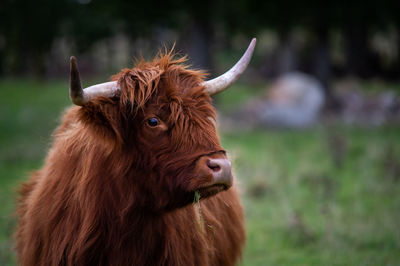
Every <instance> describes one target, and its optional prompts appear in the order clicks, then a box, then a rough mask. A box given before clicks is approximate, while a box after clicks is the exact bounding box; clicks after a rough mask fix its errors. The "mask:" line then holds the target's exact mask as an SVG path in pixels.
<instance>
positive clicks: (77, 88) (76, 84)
mask: <svg viewBox="0 0 400 266" xmlns="http://www.w3.org/2000/svg"><path fill="white" fill-rule="evenodd" d="M69 62H70V79H69V97H70V98H71V100H72V102H73V103H74V104H76V105H79V106H82V105H84V104H85V103H87V102H88V101H90V100H91V99H93V98H95V97H97V96H105V97H113V96H115V95H117V94H118V93H119V91H120V90H121V89H120V87H119V86H118V83H117V82H116V81H110V82H105V83H101V84H97V85H94V86H90V87H88V88H86V89H82V84H81V79H80V77H79V69H78V63H77V61H76V58H75V56H71V58H70V61H69Z"/></svg>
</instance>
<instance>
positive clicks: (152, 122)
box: [147, 117, 160, 127]
mask: <svg viewBox="0 0 400 266" xmlns="http://www.w3.org/2000/svg"><path fill="white" fill-rule="evenodd" d="M147 124H148V125H149V126H151V127H155V126H157V125H158V124H160V121H158V119H157V118H155V117H152V118H149V119H148V120H147Z"/></svg>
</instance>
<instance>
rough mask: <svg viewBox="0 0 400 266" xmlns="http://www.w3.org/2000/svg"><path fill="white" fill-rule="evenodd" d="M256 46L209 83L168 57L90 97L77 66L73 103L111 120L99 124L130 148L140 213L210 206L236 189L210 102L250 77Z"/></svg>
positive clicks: (92, 90) (124, 74)
mask: <svg viewBox="0 0 400 266" xmlns="http://www.w3.org/2000/svg"><path fill="white" fill-rule="evenodd" d="M254 46H255V39H253V41H252V42H251V44H250V46H249V48H248V49H247V51H246V53H245V54H244V55H243V57H242V58H241V59H240V60H239V62H238V63H237V64H236V65H235V66H234V67H233V68H232V69H231V70H229V71H228V72H226V73H225V74H224V75H222V76H220V77H218V78H216V79H213V80H210V81H203V80H202V74H201V73H200V72H196V71H192V70H188V69H187V68H186V67H184V66H182V65H181V63H183V62H184V59H178V60H174V59H173V58H172V57H171V55H170V54H169V53H167V54H165V55H162V56H161V57H159V58H157V59H155V60H153V62H150V63H146V62H142V63H139V64H138V65H137V66H136V67H135V68H133V69H124V70H122V71H121V72H120V73H119V74H117V75H116V76H115V77H114V78H113V79H114V81H112V82H108V83H104V84H100V85H95V86H92V87H89V88H86V89H85V90H83V89H82V87H81V85H80V78H79V73H78V70H77V64H76V59H75V58H73V57H72V58H71V81H70V96H71V99H72V101H73V102H74V103H75V104H77V105H82V106H83V107H84V108H83V109H85V106H90V107H91V108H93V107H94V109H98V110H99V112H100V113H102V112H105V114H103V115H100V116H101V117H104V118H105V119H104V120H108V122H107V123H105V124H108V127H109V129H110V130H112V131H114V132H113V134H110V135H112V136H116V137H117V138H119V143H122V145H123V148H122V150H123V155H122V157H121V160H125V161H126V158H130V161H129V166H128V167H127V168H128V169H124V173H127V174H125V175H122V176H120V178H126V180H127V181H130V184H132V185H133V186H134V187H135V192H134V193H131V194H135V195H134V197H136V198H138V199H140V200H141V201H138V202H141V206H143V207H146V208H148V209H149V211H152V210H154V211H159V210H171V209H174V208H177V207H180V206H184V205H186V204H188V203H190V202H192V201H193V199H194V194H195V192H199V193H200V197H201V198H205V197H210V196H213V195H215V194H216V193H218V192H221V191H224V190H227V189H229V188H230V187H231V186H232V173H231V163H230V161H229V160H228V159H227V157H226V152H225V151H224V150H223V148H222V147H221V145H220V142H219V138H218V135H217V132H216V127H215V121H216V116H215V110H214V108H213V107H212V104H211V98H210V96H211V95H214V94H216V93H218V92H220V91H222V90H224V89H226V88H227V87H229V86H230V85H231V84H232V83H233V82H234V81H235V80H236V79H237V78H238V77H239V76H240V75H241V73H243V71H244V70H245V68H246V66H247V64H248V63H249V61H250V58H251V55H252V52H253V50H254ZM99 96H103V98H98V97H99ZM104 97H105V98H104ZM96 99H100V100H96ZM101 99H102V100H101ZM107 99H109V100H107ZM102 102H104V103H106V104H108V103H112V104H111V105H109V106H111V107H109V108H105V107H103V106H102V105H101V104H102ZM92 113H93V112H90V114H89V115H88V116H87V117H86V119H89V120H90V117H91V115H92ZM100 120H102V119H100Z"/></svg>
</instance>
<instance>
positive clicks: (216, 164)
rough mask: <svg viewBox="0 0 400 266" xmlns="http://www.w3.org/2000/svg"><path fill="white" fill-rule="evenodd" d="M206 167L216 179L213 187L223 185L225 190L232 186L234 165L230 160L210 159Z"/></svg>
mask: <svg viewBox="0 0 400 266" xmlns="http://www.w3.org/2000/svg"><path fill="white" fill-rule="evenodd" d="M206 165H207V167H208V169H209V171H210V173H211V174H212V176H213V178H214V180H213V185H222V186H224V187H225V188H230V187H231V186H232V164H231V162H230V161H229V160H228V159H226V158H224V159H222V158H221V159H213V158H210V159H208V160H207V161H206Z"/></svg>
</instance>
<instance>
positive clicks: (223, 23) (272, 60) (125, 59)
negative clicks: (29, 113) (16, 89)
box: [0, 0, 400, 88]
mask: <svg viewBox="0 0 400 266" xmlns="http://www.w3.org/2000/svg"><path fill="white" fill-rule="evenodd" d="M399 7H400V4H399V2H398V1H379V2H376V1H372V0H367V1H347V2H346V1H343V2H341V1H297V2H293V1H287V0H279V1H277V0H271V1H255V0H236V1H221V0H213V1H211V0H205V1H201V2H194V1H193V2H192V1H183V0H166V1H123V0H121V1H112V2H109V1H106V0H94V1H91V0H58V1H52V0H37V1H27V0H3V1H1V3H0V76H3V77H4V76H17V77H21V76H23V77H26V76H34V77H36V78H39V79H42V78H48V77H64V76H65V73H67V72H66V71H65V70H66V69H67V67H68V64H67V62H68V58H69V55H70V54H75V55H79V56H80V57H81V58H82V60H83V71H84V72H85V71H86V72H89V73H88V74H93V75H98V74H103V73H110V71H111V70H114V69H117V70H118V68H121V67H125V66H126V64H127V63H129V62H131V61H132V58H133V57H134V56H138V55H139V53H140V52H141V53H143V54H145V55H146V54H151V55H154V51H156V50H157V48H159V47H160V46H161V45H167V47H171V46H172V44H173V43H174V42H175V41H176V46H177V51H179V52H182V53H187V54H189V55H190V59H191V62H192V64H193V65H194V66H195V67H199V68H205V69H207V70H209V71H210V72H211V73H214V72H217V71H216V68H217V66H216V65H215V62H216V56H218V55H221V54H223V52H224V51H235V50H238V53H239V51H240V52H241V51H242V50H243V49H244V47H246V45H247V43H248V41H249V40H250V38H251V37H258V39H259V42H258V47H257V52H256V60H255V62H254V64H255V69H257V73H256V74H257V76H258V77H259V78H261V79H268V78H271V77H276V76H278V75H280V74H282V73H285V72H288V71H292V70H300V71H303V72H306V73H310V74H313V75H314V76H316V77H317V78H318V79H319V80H320V81H321V82H322V83H323V84H324V85H325V86H326V87H327V88H329V82H330V80H332V79H333V78H336V77H343V76H354V77H360V78H363V79H366V78H381V79H385V80H398V78H399V77H400V75H399V74H400V16H399V11H400V8H399ZM99 51H100V52H99Z"/></svg>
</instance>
